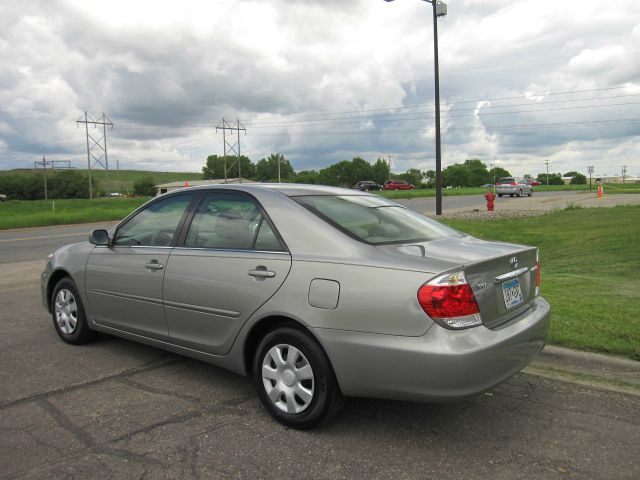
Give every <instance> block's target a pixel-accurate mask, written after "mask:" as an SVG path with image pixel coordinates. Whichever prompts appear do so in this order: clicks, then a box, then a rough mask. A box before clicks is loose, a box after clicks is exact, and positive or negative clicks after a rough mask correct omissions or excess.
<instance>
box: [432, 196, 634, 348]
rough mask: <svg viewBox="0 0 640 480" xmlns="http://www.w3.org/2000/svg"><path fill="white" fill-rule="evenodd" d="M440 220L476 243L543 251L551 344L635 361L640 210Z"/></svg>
mask: <svg viewBox="0 0 640 480" xmlns="http://www.w3.org/2000/svg"><path fill="white" fill-rule="evenodd" d="M443 221H444V222H445V223H447V224H449V225H451V226H453V227H454V228H457V229H459V230H461V231H464V232H467V233H469V234H471V235H474V236H478V237H480V238H485V239H492V240H502V241H508V242H516V243H525V244H529V245H535V246H538V247H539V248H540V261H541V265H542V295H543V296H544V297H545V298H546V299H547V300H548V301H549V302H550V303H551V306H552V322H551V331H550V341H551V342H552V343H555V344H558V345H564V346H567V347H572V348H581V349H585V350H592V351H598V352H608V353H616V354H622V355H626V356H629V357H631V358H634V359H637V360H640V206H618V207H614V208H573V209H566V210H560V211H555V212H552V213H549V214H547V215H543V216H541V217H528V218H516V219H496V220H485V221H473V220H460V219H444V220H443Z"/></svg>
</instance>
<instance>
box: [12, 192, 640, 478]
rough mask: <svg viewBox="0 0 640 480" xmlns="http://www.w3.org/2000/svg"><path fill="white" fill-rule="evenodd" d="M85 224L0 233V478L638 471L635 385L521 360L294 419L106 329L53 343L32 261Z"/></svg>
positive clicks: (207, 369)
mask: <svg viewBox="0 0 640 480" xmlns="http://www.w3.org/2000/svg"><path fill="white" fill-rule="evenodd" d="M522 200H524V199H522ZM89 228H90V227H88V226H75V227H55V228H47V229H31V230H21V231H13V232H11V231H5V232H0V265H1V267H2V273H3V275H2V276H0V305H1V306H2V308H1V309H0V325H2V329H3V335H2V336H0V386H1V388H0V478H3V479H4V478H7V479H9V478H38V479H39V478H47V479H49V478H56V479H64V478H82V479H84V478H251V479H254V478H278V479H283V478H314V479H315V478H326V479H333V478H345V479H352V478H367V479H370V478H394V479H395V478H433V479H448V478H456V479H460V478H492V479H519V478H522V479H524V478H526V479H531V478H545V479H546V478H572V479H573V478H584V479H604V478H611V479H625V478H628V479H636V478H640V397H639V396H637V395H631V394H625V393H619V392H613V391H609V390H604V389H600V388H593V387H589V386H584V385H580V384H576V383H570V382H565V381H559V380H553V379H549V378H545V377H542V376H538V375H533V374H527V373H520V374H518V375H516V376H514V377H513V378H511V379H510V380H509V381H507V382H506V383H504V384H502V385H500V386H499V387H497V388H495V389H493V390H491V391H490V392H486V393H485V394H482V395H479V396H477V397H475V398H473V399H470V400H467V401H464V402H461V403H457V404H450V405H424V404H415V403H406V402H390V401H379V400H368V399H350V400H349V401H347V403H346V404H345V407H344V409H343V411H342V413H341V415H340V416H339V417H338V418H337V419H336V420H335V421H334V422H333V423H331V424H329V425H326V426H324V427H321V428H320V429H317V430H314V431H310V432H300V431H295V430H290V429H286V428H284V427H282V426H280V425H279V424H277V423H275V422H274V421H272V420H271V418H270V417H269V416H268V414H267V413H266V412H265V411H264V410H263V409H262V407H261V406H260V404H259V402H258V400H257V397H256V395H255V393H254V387H253V384H252V382H251V380H249V379H245V378H242V377H240V376H237V375H234V374H231V373H228V372H226V371H224V370H221V369H219V368H216V367H213V366H210V365H207V364H204V363H201V362H197V361H194V360H190V359H186V358H183V357H179V356H176V355H173V354H169V353H166V352H164V351H161V350H157V349H154V348H150V347H146V346H143V345H139V344H135V343H131V342H128V341H126V340H121V339H117V338H113V337H108V336H101V337H100V338H99V339H98V340H97V341H96V342H94V343H92V344H89V345H86V346H82V347H72V346H69V345H66V344H64V343H63V342H62V341H60V340H59V339H58V337H57V335H56V334H55V331H54V329H53V326H52V325H51V319H50V317H49V316H48V314H47V313H46V312H45V311H44V309H43V308H42V306H41V303H40V293H39V283H38V282H39V274H40V272H41V270H42V268H43V267H44V260H43V258H44V256H46V251H45V250H46V249H49V248H52V247H53V246H54V245H56V244H58V245H62V244H65V243H67V242H71V241H77V240H78V239H80V238H86V232H87V231H88V230H89ZM43 251H45V253H43Z"/></svg>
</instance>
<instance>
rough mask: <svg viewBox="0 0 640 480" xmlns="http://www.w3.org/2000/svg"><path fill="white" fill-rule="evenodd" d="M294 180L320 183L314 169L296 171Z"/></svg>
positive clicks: (318, 175)
mask: <svg viewBox="0 0 640 480" xmlns="http://www.w3.org/2000/svg"><path fill="white" fill-rule="evenodd" d="M295 181H296V182H298V183H310V184H318V183H320V174H319V173H318V172H317V171H316V170H302V171H301V172H298V173H296V176H295Z"/></svg>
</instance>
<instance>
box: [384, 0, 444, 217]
mask: <svg viewBox="0 0 640 480" xmlns="http://www.w3.org/2000/svg"><path fill="white" fill-rule="evenodd" d="M423 1H424V2H428V3H430V4H431V6H432V7H433V69H434V83H435V104H436V119H435V121H436V178H435V180H436V215H442V147H441V143H440V70H439V66H438V17H444V16H445V15H446V14H447V4H446V3H444V2H442V1H439V0H423ZM385 2H393V0H385Z"/></svg>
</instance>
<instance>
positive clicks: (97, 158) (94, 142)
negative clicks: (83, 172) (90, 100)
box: [76, 111, 120, 198]
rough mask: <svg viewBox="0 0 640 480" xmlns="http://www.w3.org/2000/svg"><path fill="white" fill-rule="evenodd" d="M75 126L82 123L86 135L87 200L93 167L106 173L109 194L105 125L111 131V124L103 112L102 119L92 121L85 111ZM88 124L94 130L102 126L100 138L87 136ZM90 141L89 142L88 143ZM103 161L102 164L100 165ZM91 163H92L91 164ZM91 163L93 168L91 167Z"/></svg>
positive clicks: (90, 187) (91, 186) (91, 195)
mask: <svg viewBox="0 0 640 480" xmlns="http://www.w3.org/2000/svg"><path fill="white" fill-rule="evenodd" d="M76 123H77V124H81V123H84V128H85V133H86V135H87V167H88V168H89V198H93V185H92V184H91V168H93V166H95V165H96V164H97V165H100V166H101V167H102V168H104V169H105V170H106V171H107V181H106V185H107V193H110V192H109V160H108V157H107V125H109V126H110V127H111V128H112V129H113V122H112V121H111V120H110V119H109V117H107V115H106V114H105V113H104V112H103V113H102V118H101V119H98V120H94V119H93V118H92V117H91V116H90V115H89V114H88V113H87V112H86V111H85V112H84V115H83V116H82V117H80V119H79V120H77V121H76ZM89 124H91V125H93V126H94V128H96V127H97V126H98V125H102V137H101V138H98V139H96V138H94V137H92V136H91V135H89ZM89 140H91V142H89ZM96 149H97V151H98V152H99V153H98V154H97V155H96V154H94V153H93V151H94V150H96ZM102 160H104V164H103V163H102ZM92 161H93V162H92ZM92 163H93V166H92ZM117 165H118V174H119V173H120V162H117Z"/></svg>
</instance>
